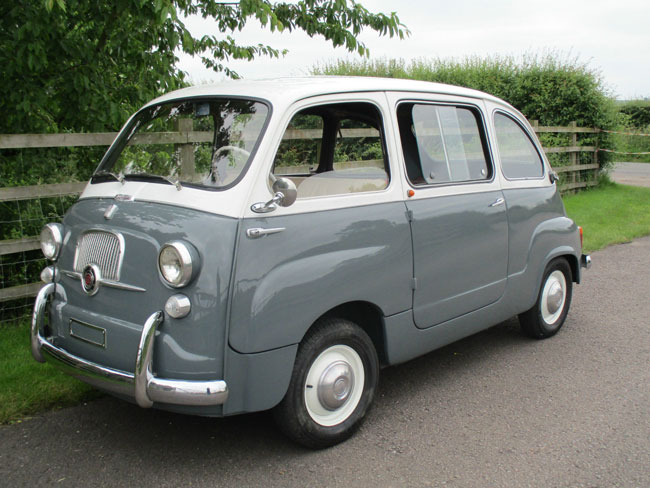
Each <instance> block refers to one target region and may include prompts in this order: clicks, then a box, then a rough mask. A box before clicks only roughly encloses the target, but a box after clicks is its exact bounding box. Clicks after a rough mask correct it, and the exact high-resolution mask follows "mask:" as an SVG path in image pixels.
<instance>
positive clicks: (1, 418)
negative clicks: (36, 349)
mask: <svg viewBox="0 0 650 488" xmlns="http://www.w3.org/2000/svg"><path fill="white" fill-rule="evenodd" d="M100 395H101V394H100V393H99V392H98V391H97V390H94V389H93V388H91V387H90V386H88V385H86V384H85V383H82V382H81V381H79V380H76V379H74V378H72V377H70V376H67V375H65V374H63V373H61V372H60V371H58V370H57V369H55V368H54V367H52V366H50V365H49V364H41V363H37V362H36V361H34V359H33V358H32V355H31V351H30V348H29V326H28V325H27V324H22V325H20V326H17V327H2V328H0V424H7V423H12V422H17V421H20V420H21V419H24V418H25V417H26V416H29V415H31V414H34V413H37V412H41V411H43V410H49V409H52V408H61V407H67V406H70V405H76V404H78V403H80V402H82V401H85V400H90V399H93V398H97V397H98V396H100Z"/></svg>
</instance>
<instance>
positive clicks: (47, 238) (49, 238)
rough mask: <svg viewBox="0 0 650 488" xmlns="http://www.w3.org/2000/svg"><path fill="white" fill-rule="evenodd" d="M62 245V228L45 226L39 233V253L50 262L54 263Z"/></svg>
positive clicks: (57, 225)
mask: <svg viewBox="0 0 650 488" xmlns="http://www.w3.org/2000/svg"><path fill="white" fill-rule="evenodd" d="M62 243H63V226H62V225H61V224H47V225H46V226H45V227H43V230H42V231H41V251H43V254H44V255H45V257H46V258H47V259H49V260H51V261H56V259H57V258H58V257H59V252H60V251H61V245H62Z"/></svg>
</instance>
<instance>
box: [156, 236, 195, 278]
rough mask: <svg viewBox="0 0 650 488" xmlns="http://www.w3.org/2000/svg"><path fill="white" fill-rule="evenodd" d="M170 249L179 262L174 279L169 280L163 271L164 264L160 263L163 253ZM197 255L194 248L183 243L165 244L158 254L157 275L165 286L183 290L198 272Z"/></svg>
mask: <svg viewBox="0 0 650 488" xmlns="http://www.w3.org/2000/svg"><path fill="white" fill-rule="evenodd" d="M168 249H170V250H171V251H172V252H173V253H174V254H175V255H176V257H177V259H178V262H179V270H178V275H177V278H176V279H172V278H170V277H169V276H168V275H167V274H166V273H165V271H164V267H165V263H163V262H162V259H163V257H164V256H163V253H165V252H166V250H168ZM198 267H199V266H198V253H197V252H196V250H195V249H194V246H192V245H191V244H189V243H187V242H183V241H171V242H167V243H165V244H164V245H163V246H162V247H161V248H160V251H159V252H158V273H159V274H160V277H161V279H162V281H163V283H165V284H166V285H168V286H170V287H172V288H183V287H184V286H187V285H188V284H189V283H190V282H191V281H192V279H193V278H194V275H195V274H196V271H197V270H198Z"/></svg>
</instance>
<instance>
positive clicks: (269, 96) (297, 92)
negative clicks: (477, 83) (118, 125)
mask: <svg viewBox="0 0 650 488" xmlns="http://www.w3.org/2000/svg"><path fill="white" fill-rule="evenodd" d="M377 91H400V92H425V93H438V94H444V95H458V96H463V97H471V98H481V99H488V100H492V101H494V102H498V103H505V102H504V101H503V100H501V99H499V98H496V97H494V96H492V95H489V94H487V93H484V92H481V91H478V90H471V89H469V88H463V87H460V86H454V85H445V84H442V83H430V82H428V81H416V80H405V79H398V78H373V77H365V76H313V77H302V78H275V79H267V80H228V81H223V82H221V83H214V84H205V85H197V86H192V87H189V88H183V89H181V90H176V91H173V92H170V93H167V94H166V95H163V96H161V97H159V98H157V99H155V100H153V101H151V102H150V103H149V104H154V103H160V102H164V101H167V100H172V99H176V98H186V97H188V98H189V97H201V96H243V97H253V98H260V99H264V100H268V101H270V102H271V103H272V104H280V105H283V104H286V103H291V102H293V101H295V100H300V99H303V98H308V97H312V96H318V95H326V94H333V93H350V92H377ZM149 104H148V105H149ZM506 105H507V104H506Z"/></svg>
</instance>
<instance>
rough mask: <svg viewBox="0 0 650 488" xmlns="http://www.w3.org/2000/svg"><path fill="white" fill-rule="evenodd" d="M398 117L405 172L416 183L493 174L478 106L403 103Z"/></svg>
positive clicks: (463, 179) (481, 178)
mask: <svg viewBox="0 0 650 488" xmlns="http://www.w3.org/2000/svg"><path fill="white" fill-rule="evenodd" d="M397 117H398V122H399V130H400V138H401V140H402V150H403V152H404V160H405V162H406V172H407V175H408V178H409V180H410V181H411V183H413V184H414V185H425V184H436V183H449V182H451V183H456V182H463V181H480V180H487V179H489V178H491V177H492V170H491V165H490V164H489V163H488V161H489V157H488V152H487V149H486V147H487V144H486V141H485V132H484V130H483V125H482V123H481V118H480V116H479V114H478V113H477V111H476V110H475V109H472V108H469V107H459V106H448V105H432V104H421V103H403V104H401V105H400V106H399V107H398V108H397Z"/></svg>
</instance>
